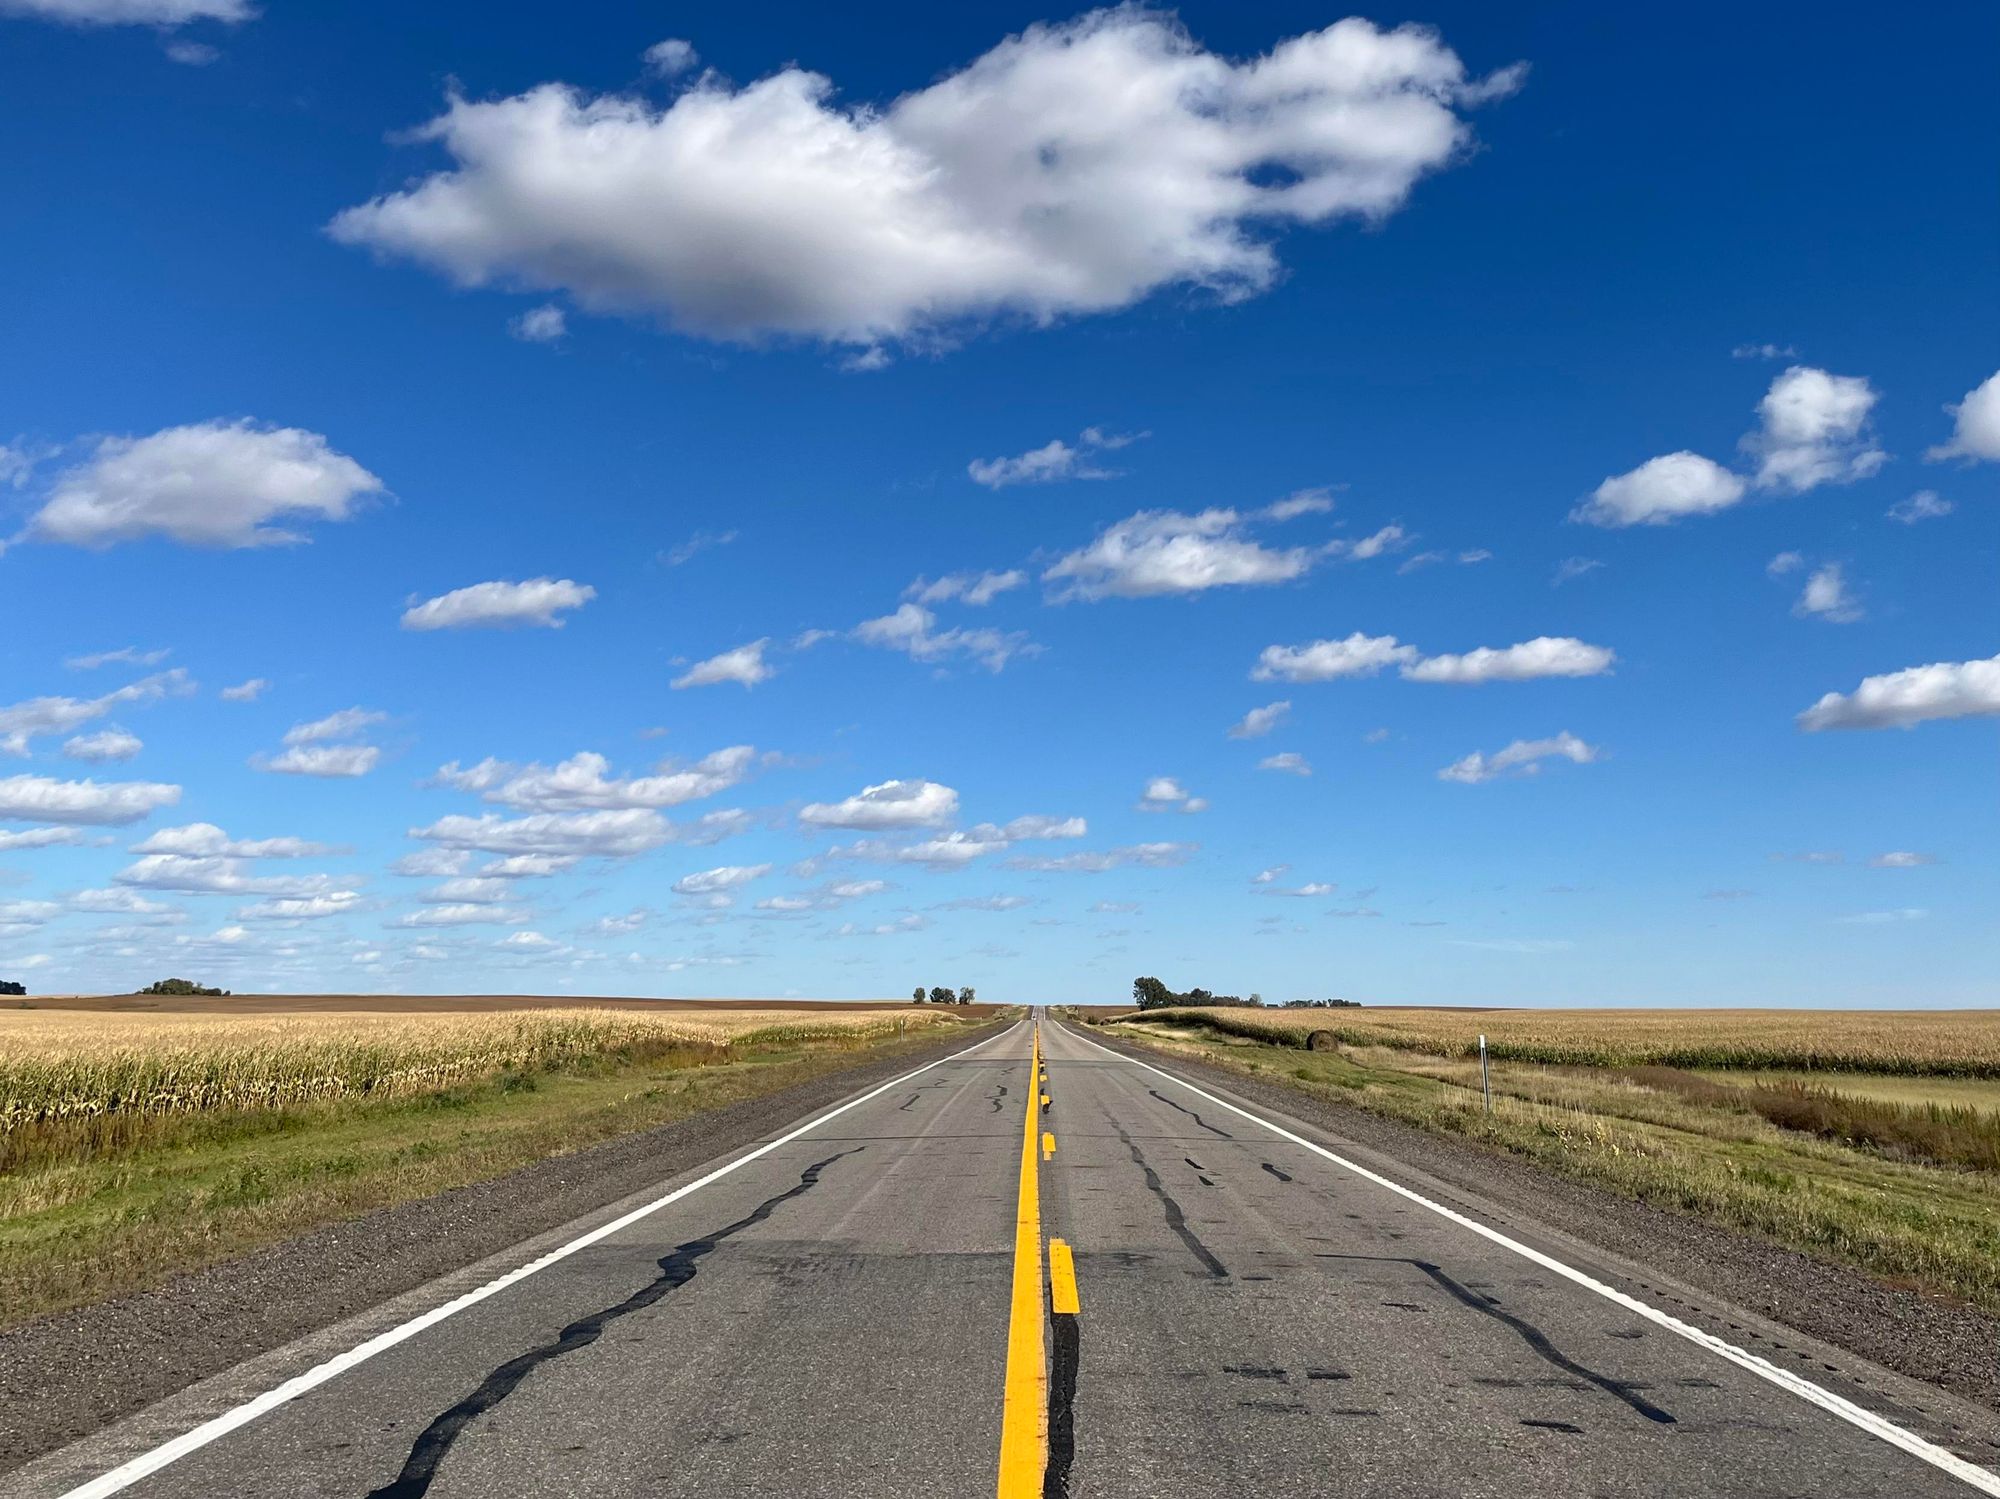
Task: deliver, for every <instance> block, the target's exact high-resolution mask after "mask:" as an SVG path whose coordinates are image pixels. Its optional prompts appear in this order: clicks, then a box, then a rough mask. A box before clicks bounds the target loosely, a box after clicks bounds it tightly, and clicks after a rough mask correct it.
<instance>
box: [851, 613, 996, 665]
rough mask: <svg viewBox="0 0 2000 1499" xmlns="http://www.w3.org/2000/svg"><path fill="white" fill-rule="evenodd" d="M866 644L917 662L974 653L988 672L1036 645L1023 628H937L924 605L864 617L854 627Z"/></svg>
mask: <svg viewBox="0 0 2000 1499" xmlns="http://www.w3.org/2000/svg"><path fill="white" fill-rule="evenodd" d="M854 638H855V639H856V640H858V641H860V642H861V643H862V644H863V645H872V646H876V647H878V648H880V649H882V650H891V651H901V652H903V654H905V655H906V656H908V657H910V659H911V660H913V661H942V660H946V659H948V658H949V657H952V656H970V657H972V658H973V659H974V660H976V661H978V662H979V664H980V665H981V666H984V667H985V668H986V669H987V670H988V671H995V672H997V671H999V670H1000V669H1001V668H1002V667H1004V666H1006V664H1007V662H1008V661H1009V660H1010V659H1012V658H1013V657H1014V656H1015V655H1017V654H1019V653H1021V652H1023V651H1026V652H1029V653H1031V654H1032V652H1033V651H1034V650H1035V647H1034V646H1032V645H1030V644H1029V641H1028V637H1027V636H1026V635H1025V634H1024V633H1023V632H1021V631H1019V630H993V629H975V630H968V629H962V628H958V627H954V628H952V629H949V630H940V629H938V628H937V616H936V615H935V614H933V613H932V612H931V611H930V610H928V609H926V608H925V607H924V606H923V605H922V604H899V605H897V606H896V612H895V613H894V614H885V615H883V616H882V617H881V618H879V619H868V620H863V621H862V622H861V623H860V624H858V625H856V626H855V627H854Z"/></svg>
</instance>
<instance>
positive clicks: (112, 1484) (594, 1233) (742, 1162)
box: [62, 1022, 1019, 1499]
mask: <svg viewBox="0 0 2000 1499" xmlns="http://www.w3.org/2000/svg"><path fill="white" fill-rule="evenodd" d="M1018 1023H1019V1022H1017V1024H1018ZM1012 1029H1013V1027H1011V1026H1010V1027H1009V1028H1008V1030H1005V1031H1002V1032H1000V1034H999V1035H997V1036H988V1037H987V1038H986V1039H985V1040H984V1041H978V1042H975V1043H973V1044H972V1045H971V1046H968V1047H966V1048H965V1049H964V1050H963V1051H955V1052H953V1053H952V1054H951V1055H950V1056H948V1057H939V1058H938V1059H937V1060H936V1061H934V1062H926V1063H924V1065H923V1066H921V1067H917V1068H913V1069H911V1070H910V1071H908V1072H905V1073H904V1074H903V1075H902V1076H900V1077H894V1078H891V1079H890V1080H889V1081H888V1082H886V1083H884V1084H882V1086H881V1087H879V1088H873V1089H871V1090H869V1091H868V1092H866V1093H863V1094H862V1095H861V1096H860V1097H859V1098H850V1099H849V1100H848V1101H847V1102H846V1103H843V1104H841V1105H840V1106H839V1107H837V1108H832V1109H828V1110H827V1111H826V1112H825V1113H824V1114H821V1115H819V1116H818V1117H817V1118H815V1119H812V1120H810V1121H809V1122H807V1123H805V1124H802V1125H800V1126H799V1127H798V1128H797V1129H795V1130H793V1131H791V1132H790V1133H789V1134H784V1135H780V1136H779V1137H778V1138H777V1139H775V1140H771V1141H767V1142H766V1143H765V1144H763V1145H760V1146H758V1147H757V1148H756V1149H755V1150H752V1151H749V1152H747V1153H746V1154H744V1155H740V1156H738V1157H737V1158H736V1159H735V1160H733V1161H730V1162H729V1163H728V1164H727V1165H723V1166H718V1167H716V1168H715V1169H714V1170H713V1171H711V1172H709V1173H708V1175H706V1176H703V1177H699V1178H697V1179H696V1180H694V1181H691V1182H689V1183H688V1184H687V1185H686V1186H683V1187H676V1188H675V1189H674V1190H673V1191H671V1192H669V1193H667V1194H666V1195H665V1196H664V1197H656V1198H654V1199H653V1200H652V1201H651V1202H648V1203H644V1204H642V1205H641V1206H639V1207H636V1208H634V1209H632V1211H631V1212H629V1213H626V1214H625V1215H624V1216H623V1217H620V1218H614V1219H612V1220H611V1221H610V1222H609V1223H606V1224H602V1225H600V1226H599V1227H597V1228H593V1229H592V1230H591V1231H590V1232H589V1233H586V1234H579V1235H578V1236H577V1237H576V1238H574V1239H571V1240H570V1241H569V1242H568V1243H566V1244H563V1245H560V1246H558V1247H557V1248H555V1249H551V1250H550V1251H549V1252H548V1253H547V1254H544V1255H542V1256H541V1257H540V1258H539V1259H533V1260H530V1261H529V1262H528V1263H527V1264H525V1265H520V1266H517V1267H516V1268H515V1269H512V1270H509V1271H508V1272H507V1273H506V1274H505V1275H502V1276H499V1277H498V1278H496V1279H494V1280H489V1281H488V1282H486V1284H485V1285H483V1286H480V1287H478V1288H477V1289H475V1290H471V1291H467V1292H466V1293H465V1294H464V1295H463V1296H458V1297H454V1298H453V1299H452V1300H450V1301H447V1302H445V1303H444V1304H443V1305H442V1306H436V1307H432V1308H431V1310H429V1311H427V1312H425V1313H423V1314H422V1315H421V1316H417V1317H412V1318H411V1319H410V1320H409V1321H407V1322H404V1323H401V1324H399V1325H397V1326H395V1327H392V1328H390V1329H389V1330H388V1331H387V1332H382V1333H377V1334H376V1335H375V1336H374V1337H372V1338H370V1339H368V1340H367V1341H366V1342H365V1343H357V1344H355V1346H354V1347H352V1348H350V1349H348V1350H347V1351H346V1352H345V1353H340V1354H336V1355H334V1357H332V1358H330V1359H328V1360H326V1361H325V1362H324V1363H321V1364H315V1365H314V1366H313V1367H312V1368H310V1369H308V1370H306V1371H305V1372H304V1373H303V1374H298V1375H294V1376H293V1377H292V1378H290V1379H288V1380H286V1381H285V1382H284V1383H283V1384H281V1385H277V1386H274V1387H273V1388H271V1389H269V1390H266V1391H265V1392H264V1393H263V1394H261V1395H258V1396H255V1397H253V1398H252V1399H250V1400H246V1401H244V1402H243V1404H241V1405H239V1406H236V1407H234V1408H233V1409H230V1410H227V1411H224V1412H223V1413H222V1414H221V1415H219V1416H216V1417H214V1418H213V1419H212V1420H208V1421H204V1422H202V1424H201V1425H199V1426H197V1427H194V1428H193V1429H192V1430H189V1431H184V1432H182V1433H181V1434H180V1435H179V1436H177V1437H175V1438H173V1439H172V1440H171V1441H168V1442H163V1443H161V1444H160V1445H159V1446H157V1447H155V1448H153V1449H152V1450H151V1451H150V1452H144V1453H141V1454H140V1455H139V1456H137V1457H135V1458H133V1459H131V1460H130V1461H129V1462H123V1463H120V1464H119V1465H118V1466H117V1467H115V1468H113V1469H111V1471H110V1472H108V1473H104V1474H101V1475H99V1476H98V1477H96V1478H93V1479H91V1480H90V1481H89V1482H88V1483H83V1484H79V1485H78V1486H77V1487H75V1488H73V1489H69V1490H66V1491H65V1492H64V1493H63V1495H62V1499H102V1496H104V1495H107V1494H115V1493H118V1492H119V1491H120V1490H121V1489H127V1488H130V1487H131V1486H132V1485H133V1484H135V1483H137V1482H138V1481H139V1480H140V1479H142V1478H145V1477H147V1476H149V1475H151V1474H154V1473H157V1472H159V1471H160V1469H162V1468H164V1467H166V1466H167V1465H168V1464H169V1463H175V1462H178V1461H180V1459H182V1458H184V1457H186V1456H187V1455H188V1454H189V1453H192V1452H198V1451H200V1450H201V1449H202V1448H203V1447H206V1446H208V1445H209V1443H211V1442H214V1441H216V1440H217V1439H219V1438H221V1437H225V1436H227V1435H229V1433H230V1432H232V1431H235V1430H236V1429H237V1428H238V1427H242V1426H248V1425H249V1424H250V1423H251V1422H252V1421H255V1420H256V1419H257V1418H258V1417H260V1416H264V1415H268V1414H269V1413H270V1412H272V1411H274V1410H276V1409H277V1408H278V1407H279V1406H281V1405H284V1404H286V1403H287V1402H288V1401H292V1400H296V1399H298V1397H299V1396H301V1395H303V1394H305V1393H306V1392H307V1391H308V1390H313V1389H317V1388H318V1387H319V1386H320V1385H323V1384H325V1383H327V1381H329V1380H332V1379H337V1378H339V1377H340V1376H341V1375H343V1374H345V1373H346V1372H347V1371H348V1370H350V1369H352V1368H355V1367H356V1366H358V1365H360V1364H364V1363H366V1362H367V1361H368V1360H369V1359H371V1358H373V1357H375V1355H376V1354H378V1353H383V1352H386V1351H387V1350H389V1349H391V1348H394V1347H395V1346H396V1345H397V1344H398V1343H404V1342H408V1341H409V1340H410V1339H411V1338H414V1337H415V1336H416V1335H417V1334H418V1333H420V1332H422V1331H424V1330H425V1329H426V1328H429V1327H435V1326H436V1325H437V1324H438V1323H440V1322H442V1321H444V1320H445V1319H446V1318H447V1317H455V1316H457V1315H458V1314H459V1313H460V1312H462V1311H464V1310H465V1309H466V1308H467V1307H471V1306H476V1305H478V1304H479V1303H480V1302H482V1301H484V1300H486V1298H487V1297H489V1296H497V1295H499V1293H500V1292H502V1291H504V1290H506V1289H507V1288H508V1287H509V1286H512V1285H516V1284H518V1283H519V1282H521V1281H524V1280H526V1279H527V1278H528V1277H529V1276H531V1275H534V1274H537V1273H538V1272H540V1271H543V1270H546V1269H548V1268H549V1266H551V1265H553V1264H555V1263H557V1262H558V1261H560V1260H566V1259H568V1258H569V1257H570V1256H571V1255H573V1254H575V1253H576V1252H577V1251H578V1250H581V1249H588V1248H589V1247H590V1246H591V1245H593V1244H595V1243H597V1242H598V1241H599V1240H601V1239H606V1238H609V1237H610V1236H611V1235H612V1234H615V1233H617V1232H618V1231H619V1230H620V1229H625V1228H630V1227H631V1226H632V1225H633V1224H635V1223H637V1222H638V1221H639V1220H640V1219H642V1218H647V1217H650V1216H652V1215H653V1214H654V1213H657V1212H658V1211H659V1210H660V1209H661V1208H663V1207H667V1206H669V1205H670V1204H672V1203H676V1202H679V1201H680V1200H681V1199H682V1198H683V1197H686V1196H688V1195H689V1194H690V1193H694V1192H699V1191H700V1190H701V1189H702V1188H703V1187H706V1186H708V1185H710V1184H711V1183H713V1182H718V1181H720V1180H722V1178H723V1177H725V1176H727V1175H729V1174H730V1173H731V1172H732V1171H736V1170H738V1169H740V1168H742V1167H744V1166H747V1165H749V1164H750V1163H751V1162H752V1161H754V1160H758V1159H760V1158H761V1157H763V1156H767V1155H769V1154H770V1153H771V1152H772V1151H774V1150H776V1149H778V1148H779V1147H780V1146H782V1145H789V1144H791V1142H792V1141H794V1140H796V1139H798V1138H799V1136H801V1135H804V1134H809V1133H810V1132H811V1131H813V1130H816V1129H818V1128H819V1127H820V1126H821V1125H822V1124H825V1123H826V1122H827V1121H828V1120H829V1119H834V1118H838V1117H839V1116H840V1115H842V1114H845V1113H846V1112H847V1111H848V1110H849V1109H853V1108H859V1107H860V1106H861V1105H862V1104H864V1103H866V1102H868V1100H869V1099H871V1098H876V1097H879V1096H880V1095H881V1094H884V1093H886V1092H888V1091H889V1090H890V1089H891V1088H894V1087H898V1086H900V1085H901V1084H903V1083H906V1082H908V1081H909V1080H910V1079H911V1078H913V1077H916V1076H918V1075H919V1074H920V1073H925V1072H929V1071H930V1070H931V1069H932V1068H933V1067H942V1066H944V1064H945V1063H947V1062H956V1061H957V1060H958V1059H959V1058H960V1057H966V1056H970V1055H971V1054H972V1053H973V1052H975V1051H977V1050H979V1048H980V1047H982V1046H990V1045H991V1044H992V1043H993V1042H995V1041H998V1040H1000V1039H1001V1037H1003V1036H1006V1035H1007V1034H1009V1032H1010V1031H1011V1030H1012Z"/></svg>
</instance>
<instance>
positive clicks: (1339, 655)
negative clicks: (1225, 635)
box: [1250, 630, 1417, 682]
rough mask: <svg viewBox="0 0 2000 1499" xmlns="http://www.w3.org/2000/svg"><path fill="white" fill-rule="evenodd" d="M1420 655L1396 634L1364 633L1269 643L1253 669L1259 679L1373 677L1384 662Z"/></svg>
mask: <svg viewBox="0 0 2000 1499" xmlns="http://www.w3.org/2000/svg"><path fill="white" fill-rule="evenodd" d="M1416 659H1417V648H1416V647H1415V646H1413V645H1404V644H1402V643H1401V642H1400V641H1398V640H1397V639H1396V637H1395V636H1393V635H1363V634H1362V633H1361V632H1360V631H1358V630H1357V631H1356V632H1355V633H1354V634H1352V635H1349V636H1348V637H1347V638H1346V639H1345V640H1315V641H1313V642H1312V643H1311V644H1310V645H1267V646H1265V647H1264V649H1263V650H1262V651H1261V652H1260V653H1259V654H1258V656H1257V667H1256V670H1254V671H1252V672H1251V673H1250V675H1251V677H1252V679H1253V680H1255V681H1259V682H1273V681H1282V682H1331V681H1333V680H1335V679H1336V678H1339V677H1372V676H1374V675H1375V674H1376V673H1377V672H1379V671H1381V670H1382V668H1383V667H1385V666H1396V665H1402V664H1406V663H1408V662H1411V661H1414V660H1416Z"/></svg>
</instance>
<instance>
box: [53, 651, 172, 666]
mask: <svg viewBox="0 0 2000 1499" xmlns="http://www.w3.org/2000/svg"><path fill="white" fill-rule="evenodd" d="M172 654H173V652H172V651H142V650H140V649H138V648H137V647H136V646H129V645H127V646H120V647H119V648H118V649H117V650H115V651H94V652H92V653H91V654H90V655H88V656H71V657H70V658H69V659H68V660H67V661H65V662H63V665H64V666H67V667H69V668H70V669H71V670H73V671H95V670H96V669H97V668H98V667H100V666H112V665H122V666H158V665H159V664H160V663H161V662H162V661H164V660H166V659H167V657H168V656H170V655H172Z"/></svg>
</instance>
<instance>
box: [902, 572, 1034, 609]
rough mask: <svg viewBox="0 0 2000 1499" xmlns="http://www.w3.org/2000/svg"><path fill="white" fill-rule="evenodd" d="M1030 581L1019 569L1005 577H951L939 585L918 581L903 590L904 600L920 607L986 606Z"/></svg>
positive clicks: (992, 574)
mask: <svg viewBox="0 0 2000 1499" xmlns="http://www.w3.org/2000/svg"><path fill="white" fill-rule="evenodd" d="M1027 581H1028V575H1027V574H1026V573H1024V572H1022V571H1021V570H1020V569H1019V568H1009V569H1008V570H1007V571H1006V572H1003V573H947V574H946V575H945V576H944V577H942V578H939V579H938V580H937V581H936V582H935V583H933V582H932V581H930V579H928V578H919V579H917V581H916V582H914V583H912V584H911V585H910V586H909V587H908V588H906V589H904V590H903V597H905V598H909V599H915V600H916V601H917V602H918V603H919V604H943V603H948V602H950V601H951V600H952V599H963V600H964V601H965V602H966V603H968V604H974V605H983V604H990V603H992V602H993V600H994V599H996V598H998V597H999V596H1000V595H1001V594H1003V593H1006V592H1007V591H1008V590H1009V589H1013V588H1019V587H1020V586H1021V585H1022V584H1024V583H1026V582H1027Z"/></svg>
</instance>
